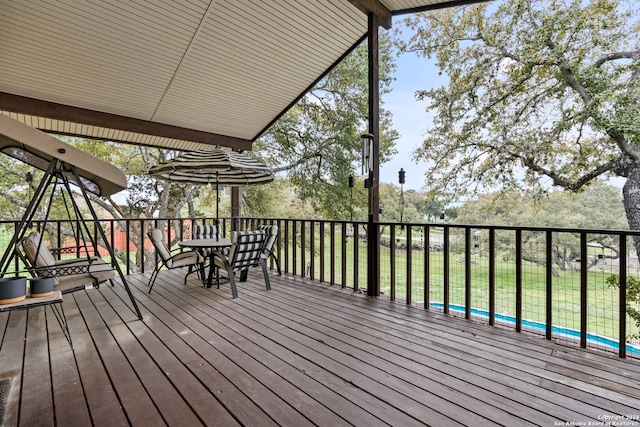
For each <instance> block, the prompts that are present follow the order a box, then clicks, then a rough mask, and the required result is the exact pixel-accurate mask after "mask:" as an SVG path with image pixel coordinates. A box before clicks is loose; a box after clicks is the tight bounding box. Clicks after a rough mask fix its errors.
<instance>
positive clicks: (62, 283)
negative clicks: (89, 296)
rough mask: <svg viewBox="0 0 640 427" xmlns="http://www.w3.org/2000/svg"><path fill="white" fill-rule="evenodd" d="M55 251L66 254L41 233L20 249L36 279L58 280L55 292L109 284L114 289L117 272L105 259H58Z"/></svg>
mask: <svg viewBox="0 0 640 427" xmlns="http://www.w3.org/2000/svg"><path fill="white" fill-rule="evenodd" d="M83 248H84V247H83ZM74 249H75V248H74ZM85 249H86V248H85ZM52 251H54V252H60V253H64V252H65V251H64V250H62V249H59V250H54V249H52V250H49V248H48V247H47V245H46V244H45V242H44V241H43V240H42V235H41V234H40V233H39V232H37V231H34V232H32V233H30V234H29V235H28V236H26V237H25V238H23V239H22V241H21V242H20V244H19V245H17V247H16V252H17V253H18V256H19V257H20V258H21V259H22V260H23V262H25V265H26V266H27V269H28V270H29V272H30V273H31V274H32V275H33V276H34V277H35V276H45V277H54V278H55V280H54V289H55V290H59V291H62V293H63V294H64V293H68V292H73V291H77V290H81V289H84V288H85V286H87V285H93V286H94V287H98V286H99V285H100V284H102V283H104V282H107V281H108V282H110V283H111V285H112V286H113V278H114V277H115V271H114V270H113V268H112V267H111V265H109V264H107V263H106V262H104V260H103V259H102V258H100V257H98V256H92V257H90V256H85V257H80V258H71V259H59V260H56V259H55V258H54V256H53V254H52V253H51V252H52Z"/></svg>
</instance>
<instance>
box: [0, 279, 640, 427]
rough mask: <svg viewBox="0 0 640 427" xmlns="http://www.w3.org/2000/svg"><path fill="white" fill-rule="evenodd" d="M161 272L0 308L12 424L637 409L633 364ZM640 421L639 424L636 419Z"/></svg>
mask: <svg viewBox="0 0 640 427" xmlns="http://www.w3.org/2000/svg"><path fill="white" fill-rule="evenodd" d="M183 274H184V273H183V272H182V271H180V270H177V271H173V270H172V271H166V272H165V271H163V272H162V273H161V274H160V275H159V277H158V280H157V282H156V285H155V286H154V290H153V292H152V293H151V295H149V294H147V287H146V283H147V281H148V278H149V274H144V275H134V276H129V277H128V280H129V283H130V285H131V288H132V291H133V293H134V295H135V296H136V299H137V300H138V303H139V305H140V309H141V312H142V314H143V321H139V320H138V319H137V318H136V317H135V315H134V313H133V312H132V310H131V308H130V306H129V305H128V304H127V302H128V301H127V299H128V298H127V295H126V293H125V292H124V289H122V288H121V287H120V286H116V287H115V288H111V287H108V286H103V287H101V288H100V289H99V290H93V289H90V290H87V291H81V292H75V293H73V294H70V295H65V297H64V302H63V304H62V306H63V309H64V313H65V317H66V320H67V323H68V325H69V330H70V333H71V337H72V340H73V349H71V347H69V344H68V343H67V341H66V338H65V337H64V334H63V333H62V331H61V330H60V326H59V325H58V323H57V322H56V320H55V318H54V317H53V312H52V311H51V308H50V307H38V308H35V309H31V310H28V311H13V312H10V313H1V314H0V337H1V338H2V341H1V344H0V379H2V378H12V389H11V390H10V399H9V404H8V407H7V414H6V417H5V425H7V426H18V425H29V426H32V425H59V426H62V425H64V426H68V425H71V426H73V425H78V426H81V425H98V426H100V425H104V426H113V425H136V426H147V425H153V426H159V425H169V426H193V425H211V426H213V425H215V426H218V425H219V426H238V425H246V426H277V425H283V426H306V425H331V426H348V425H357V426H383V425H392V426H421V425H453V424H459V425H478V424H479V423H484V424H486V425H554V422H566V421H577V422H588V421H598V417H599V416H602V415H638V416H640V363H638V362H637V361H633V360H621V359H618V358H617V357H615V355H611V354H602V353H598V352H594V351H585V350H582V349H577V348H571V347H566V346H563V345H558V344H555V343H553V342H550V341H547V340H545V339H543V338H540V337H532V336H529V335H526V334H520V333H516V332H514V331H511V330H506V329H501V328H495V327H490V326H488V325H484V324H482V323H480V322H476V321H466V320H464V319H461V318H456V317H453V316H451V315H445V314H443V313H441V312H435V311H429V310H424V309H420V308H419V307H412V306H407V305H404V304H398V303H395V302H390V301H385V300H378V299H373V298H369V297H366V296H364V295H361V294H358V293H353V292H350V291H349V290H345V289H340V288H337V287H331V286H328V285H326V284H319V283H317V282H312V281H309V280H304V279H300V278H295V277H292V276H283V277H279V276H276V275H273V274H272V275H271V281H272V287H273V289H272V290H271V291H266V289H265V288H264V283H263V282H262V280H261V274H259V272H257V271H256V272H252V273H251V274H250V277H249V281H248V282H246V283H240V284H239V286H238V291H239V295H240V298H238V299H236V300H232V299H231V292H230V290H229V288H228V285H225V284H223V285H222V286H221V288H220V289H216V288H215V287H214V288H211V289H206V288H203V287H202V286H201V285H200V284H199V283H198V282H197V280H196V279H195V278H192V279H190V280H189V281H188V284H187V285H186V286H184V285H183V284H182V277H183ZM639 425H640V424H639Z"/></svg>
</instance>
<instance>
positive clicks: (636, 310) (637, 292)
mask: <svg viewBox="0 0 640 427" xmlns="http://www.w3.org/2000/svg"><path fill="white" fill-rule="evenodd" d="M606 281H607V283H608V284H609V286H610V287H613V288H616V289H618V288H620V276H618V275H612V276H609V277H607V279H606ZM626 294H627V304H626V306H627V314H628V315H629V317H631V318H632V319H633V320H634V321H635V322H636V325H637V327H638V328H640V279H639V278H636V277H634V276H627V292H626ZM627 339H628V340H634V339H635V340H638V339H640V333H632V334H628V335H627Z"/></svg>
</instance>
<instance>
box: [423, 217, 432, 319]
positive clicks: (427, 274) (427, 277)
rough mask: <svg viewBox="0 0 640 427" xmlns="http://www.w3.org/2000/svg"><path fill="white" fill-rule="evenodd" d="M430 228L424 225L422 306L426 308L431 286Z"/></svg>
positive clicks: (427, 307)
mask: <svg viewBox="0 0 640 427" xmlns="http://www.w3.org/2000/svg"><path fill="white" fill-rule="evenodd" d="M430 230H431V229H430V228H429V226H428V225H425V226H424V241H423V242H422V243H423V246H424V254H423V255H424V308H425V309H426V310H428V309H429V297H430V294H429V292H430V288H431V264H430V259H431V258H430V255H431V254H430V252H431V245H430V234H431V233H430Z"/></svg>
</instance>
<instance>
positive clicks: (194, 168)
mask: <svg viewBox="0 0 640 427" xmlns="http://www.w3.org/2000/svg"><path fill="white" fill-rule="evenodd" d="M148 174H149V176H154V177H156V178H161V179H165V180H167V181H173V182H180V183H184V184H194V185H207V184H215V186H216V193H217V191H218V189H219V186H220V185H222V186H231V187H241V186H246V185H257V184H267V183H269V182H271V181H273V180H274V178H275V176H274V174H273V171H272V170H271V169H270V168H269V167H267V166H265V165H264V164H262V163H260V162H258V161H257V160H254V159H252V158H251V157H249V156H247V155H245V154H241V153H238V152H236V151H231V150H223V149H221V148H210V149H206V150H197V151H191V152H187V153H184V154H181V155H179V156H176V157H174V158H173V159H170V160H165V161H164V162H161V163H158V164H157V165H155V166H152V167H151V168H149V172H148ZM217 199H218V198H217V197H216V217H218V203H217Z"/></svg>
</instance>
